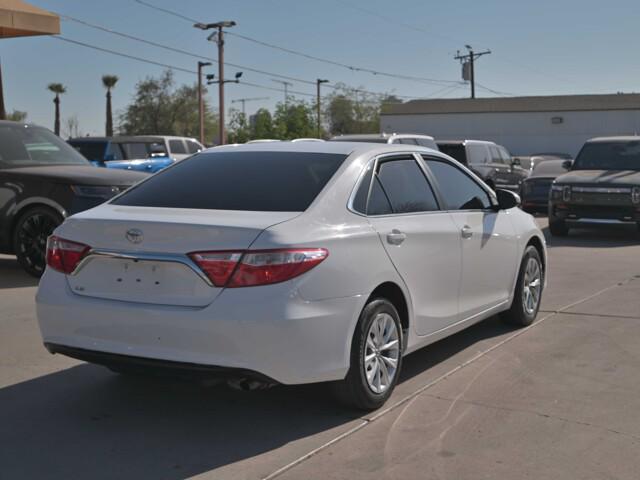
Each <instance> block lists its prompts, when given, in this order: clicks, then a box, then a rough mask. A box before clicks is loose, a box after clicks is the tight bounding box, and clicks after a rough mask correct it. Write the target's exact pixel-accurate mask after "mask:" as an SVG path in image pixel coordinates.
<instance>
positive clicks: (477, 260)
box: [425, 157, 519, 319]
mask: <svg viewBox="0 0 640 480" xmlns="http://www.w3.org/2000/svg"><path fill="white" fill-rule="evenodd" d="M425 163H426V165H427V167H428V168H429V170H430V172H431V174H432V175H433V177H434V179H435V182H437V187H438V190H439V191H440V194H441V196H442V198H443V199H444V201H445V202H446V204H447V206H446V208H448V209H449V213H450V214H451V216H452V218H453V220H454V221H455V224H456V228H457V232H458V238H459V239H460V241H461V243H462V280H461V286H460V315H461V318H462V319H467V318H470V317H473V316H474V315H477V314H480V313H482V312H483V311H485V310H487V309H490V308H492V307H495V306H496V305H499V304H501V303H503V302H505V301H506V300H507V299H508V298H509V295H510V293H511V288H512V287H513V281H514V279H515V271H516V269H517V267H518V265H519V261H518V258H517V240H516V236H515V230H514V228H513V225H512V224H511V221H510V219H509V218H508V217H509V215H510V213H509V212H508V211H504V210H500V211H497V210H495V209H494V208H493V207H492V204H493V202H492V201H491V199H490V196H489V194H488V193H487V191H486V190H485V189H484V188H483V187H482V186H481V185H480V184H479V183H478V182H476V180H474V179H473V178H472V177H471V176H470V175H468V174H467V173H466V172H464V171H463V170H462V169H460V168H458V167H457V166H455V165H453V164H452V163H450V162H448V161H446V160H444V159H440V158H431V157H425Z"/></svg>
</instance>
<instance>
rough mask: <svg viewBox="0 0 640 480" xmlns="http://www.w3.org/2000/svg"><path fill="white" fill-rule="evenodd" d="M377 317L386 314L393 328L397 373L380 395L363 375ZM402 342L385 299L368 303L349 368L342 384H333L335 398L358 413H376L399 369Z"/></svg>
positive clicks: (396, 320) (393, 311)
mask: <svg viewBox="0 0 640 480" xmlns="http://www.w3.org/2000/svg"><path fill="white" fill-rule="evenodd" d="M380 314H388V315H389V316H390V317H391V318H392V320H393V323H394V324H395V328H396V329H397V336H398V358H397V364H396V369H395V372H394V375H393V378H392V380H391V382H390V383H389V384H388V386H387V387H386V390H385V391H384V392H382V393H376V392H374V391H373V390H372V389H371V387H369V384H368V382H367V378H366V372H365V361H364V357H365V353H366V351H367V335H368V334H369V329H370V328H371V324H372V323H373V321H374V320H375V319H376V318H378V317H379V315H380ZM403 345H404V338H403V337H402V325H401V323H400V315H398V311H397V310H396V308H395V307H394V306H393V304H392V303H391V302H389V301H388V300H387V299H385V298H374V299H372V300H370V301H369V303H367V305H366V306H365V307H364V309H363V310H362V313H361V314H360V319H359V321H358V325H357V327H356V330H355V332H354V334H353V340H352V343H351V364H350V367H349V372H348V373H347V376H346V377H345V379H344V380H341V381H338V382H334V383H333V385H332V386H333V391H334V394H335V395H336V397H337V398H338V399H339V400H340V401H341V402H342V403H344V404H346V405H348V406H351V407H355V408H358V409H360V410H375V409H376V408H380V407H381V406H382V405H384V403H385V402H386V401H387V400H388V398H389V397H390V396H391V394H392V393H393V389H394V388H395V386H396V383H397V382H398V377H399V375H400V370H401V368H402V350H403Z"/></svg>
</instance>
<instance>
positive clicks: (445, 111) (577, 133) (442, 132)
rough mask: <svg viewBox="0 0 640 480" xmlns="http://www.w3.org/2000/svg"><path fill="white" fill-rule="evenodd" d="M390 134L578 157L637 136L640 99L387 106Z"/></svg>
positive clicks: (458, 101)
mask: <svg viewBox="0 0 640 480" xmlns="http://www.w3.org/2000/svg"><path fill="white" fill-rule="evenodd" d="M380 127H381V129H382V131H384V132H388V133H392V132H395V133H421V134H426V135H432V136H433V137H435V138H436V140H438V139H441V140H451V139H475V140H491V141H494V142H496V143H500V144H502V145H505V146H506V147H507V148H508V149H509V150H510V151H511V152H512V153H513V154H515V155H526V154H531V153H544V152H562V153H569V154H571V155H576V154H577V153H578V151H579V150H580V147H581V146H582V144H583V143H584V142H585V140H587V139H588V138H592V137H596V136H606V135H636V134H639V133H640V94H612V95H563V96H547V97H504V98H476V99H466V98H465V99H434V100H413V101H410V102H406V103H402V104H395V105H390V106H389V107H388V108H387V109H386V112H385V113H383V114H382V116H381V120H380Z"/></svg>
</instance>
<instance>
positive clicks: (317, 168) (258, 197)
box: [113, 152, 347, 212]
mask: <svg viewBox="0 0 640 480" xmlns="http://www.w3.org/2000/svg"><path fill="white" fill-rule="evenodd" d="M346 157H347V156H346V155H342V154H340V155H338V154H328V153H300V152H207V153H199V154H196V155H194V156H193V157H191V158H189V159H186V160H183V161H181V162H179V163H177V164H175V165H174V166H173V167H171V168H169V169H166V170H164V171H162V172H160V173H158V174H156V175H155V176H153V177H151V178H149V179H148V180H147V181H145V182H143V183H142V184H140V185H138V186H137V187H135V188H133V189H132V190H130V191H129V192H127V193H125V194H124V195H122V196H121V197H119V198H117V199H116V200H114V201H113V203H114V204H116V205H129V206H136V207H167V208H196V209H212V210H248V211H263V212H303V211H304V210H306V209H307V207H309V205H310V204H311V202H313V200H314V199H315V198H316V196H317V195H318V193H320V190H322V188H323V187H324V186H325V185H326V183H327V182H328V181H329V179H330V178H331V177H332V176H333V174H334V173H335V172H336V170H337V169H338V167H339V166H340V165H341V164H342V162H343V161H344V159H345V158H346Z"/></svg>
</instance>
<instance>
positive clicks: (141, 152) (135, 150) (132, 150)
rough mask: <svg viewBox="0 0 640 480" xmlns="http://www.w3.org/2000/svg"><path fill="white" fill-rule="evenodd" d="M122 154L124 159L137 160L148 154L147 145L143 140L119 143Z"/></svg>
mask: <svg viewBox="0 0 640 480" xmlns="http://www.w3.org/2000/svg"><path fill="white" fill-rule="evenodd" d="M120 148H121V149H122V152H123V156H124V158H125V159H126V160H137V159H143V158H147V157H148V156H149V145H148V144H146V143H143V142H127V143H121V144H120Z"/></svg>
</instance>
